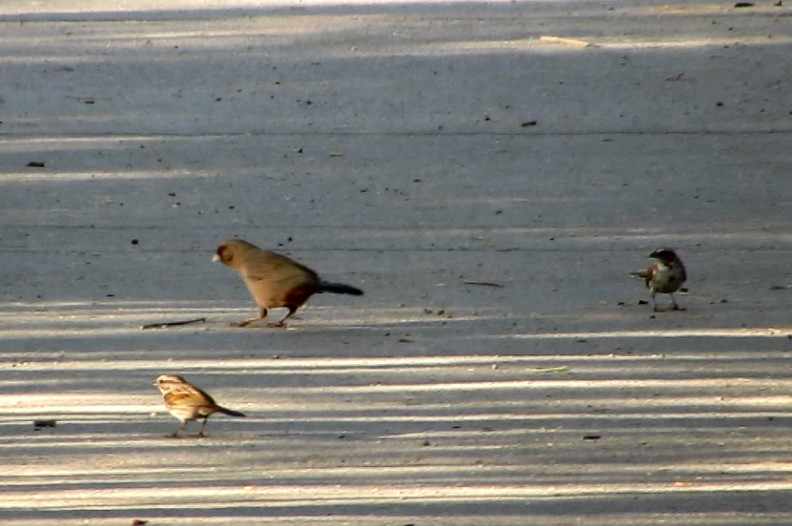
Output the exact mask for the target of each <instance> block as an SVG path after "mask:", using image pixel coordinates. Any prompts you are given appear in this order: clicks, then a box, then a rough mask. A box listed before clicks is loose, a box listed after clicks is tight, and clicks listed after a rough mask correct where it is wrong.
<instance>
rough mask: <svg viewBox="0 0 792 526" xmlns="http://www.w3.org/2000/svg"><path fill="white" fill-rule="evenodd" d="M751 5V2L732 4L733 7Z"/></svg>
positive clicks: (752, 4)
mask: <svg viewBox="0 0 792 526" xmlns="http://www.w3.org/2000/svg"><path fill="white" fill-rule="evenodd" d="M753 6H754V3H753V2H737V3H736V4H734V7H737V8H740V7H753Z"/></svg>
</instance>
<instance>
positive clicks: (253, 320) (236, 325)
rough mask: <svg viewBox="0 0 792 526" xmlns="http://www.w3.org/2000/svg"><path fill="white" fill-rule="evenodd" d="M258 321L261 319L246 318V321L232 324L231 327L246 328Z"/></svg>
mask: <svg viewBox="0 0 792 526" xmlns="http://www.w3.org/2000/svg"><path fill="white" fill-rule="evenodd" d="M260 319H261V318H248V319H246V320H244V321H241V322H239V323H232V324H231V326H232V327H247V326H249V325H251V324H252V323H255V322H257V321H259V320H260Z"/></svg>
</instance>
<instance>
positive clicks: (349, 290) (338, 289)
mask: <svg viewBox="0 0 792 526" xmlns="http://www.w3.org/2000/svg"><path fill="white" fill-rule="evenodd" d="M319 286H320V287H322V292H332V293H334V294H351V295H353V296H362V295H363V291H362V290H360V289H358V288H355V287H353V286H352V285H344V284H343V283H329V282H327V281H322V282H321V283H319Z"/></svg>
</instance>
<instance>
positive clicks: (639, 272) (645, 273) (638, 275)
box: [630, 270, 649, 279]
mask: <svg viewBox="0 0 792 526" xmlns="http://www.w3.org/2000/svg"><path fill="white" fill-rule="evenodd" d="M648 275H649V272H648V271H646V270H636V271H635V272H630V276H635V277H636V278H641V279H646V277H647V276H648Z"/></svg>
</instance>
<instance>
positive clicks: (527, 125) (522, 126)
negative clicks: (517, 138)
mask: <svg viewBox="0 0 792 526" xmlns="http://www.w3.org/2000/svg"><path fill="white" fill-rule="evenodd" d="M537 124H538V123H537V122H536V121H525V122H523V123H522V124H520V128H528V127H530V126H536V125H537Z"/></svg>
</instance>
